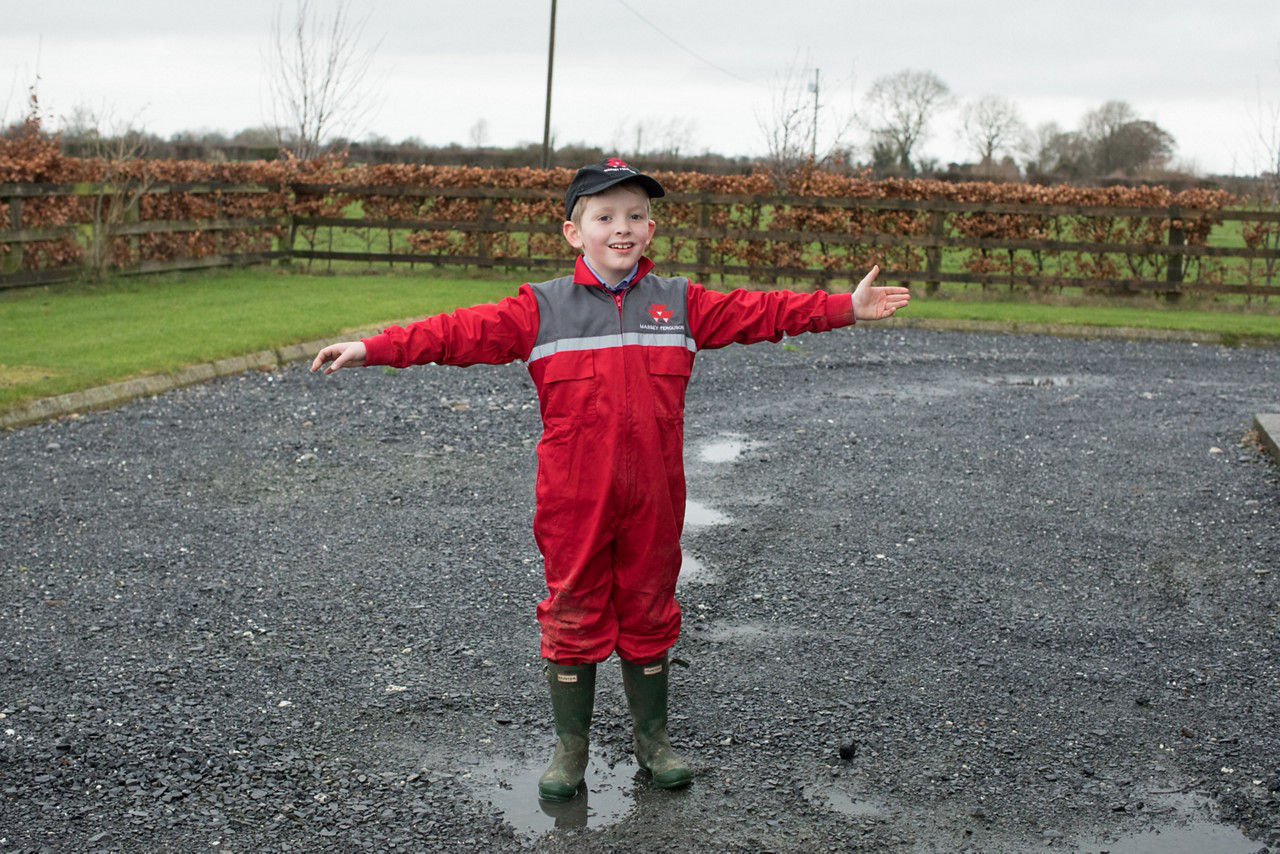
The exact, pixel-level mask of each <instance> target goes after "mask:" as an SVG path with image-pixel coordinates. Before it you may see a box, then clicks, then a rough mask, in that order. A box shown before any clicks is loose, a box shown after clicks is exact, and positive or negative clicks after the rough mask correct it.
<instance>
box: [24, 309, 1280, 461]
mask: <svg viewBox="0 0 1280 854" xmlns="http://www.w3.org/2000/svg"><path fill="white" fill-rule="evenodd" d="M414 319H417V318H408V319H405V320H400V321H393V323H395V324H400V325H403V324H404V323H408V322H410V321H411V320H414ZM389 325H392V324H382V325H381V326H377V327H369V328H363V329H351V330H346V331H344V332H340V333H338V335H335V336H333V337H330V338H325V339H321V340H318V341H304V342H302V343H299V344H288V345H286V346H284V347H278V348H276V349H274V350H262V351H259V352H257V353H249V354H248V355H244V356H232V357H230V358H227V359H218V360H217V361H214V362H204V363H201V364H198V365H191V366H190V367H187V368H183V369H182V370H180V371H175V372H173V373H169V374H155V375H152V376H147V377H139V378H137V379H132V380H124V381H123V382H118V383H111V384H110V385H104V386H98V387H96V388H90V389H85V390H84V391H77V392H71V393H70V394H61V395H58V396H57V397H46V398H42V399H40V400H36V401H33V402H31V403H28V404H26V405H25V406H20V407H18V408H17V409H14V410H12V411H10V412H6V413H2V414H0V429H14V428H17V427H25V426H27V425H29V424H36V423H38V422H40V421H47V420H49V419H52V418H61V417H63V416H67V415H74V414H77V413H80V412H88V411H91V410H95V409H107V408H109V407H112V406H118V405H120V404H122V403H127V402H128V401H130V400H136V399H138V398H140V397H149V396H153V395H157V394H163V393H164V392H167V391H172V390H173V389H176V388H181V387H183V386H189V385H196V384H197V383H202V382H207V381H209V380H211V379H215V378H216V377H227V376H234V375H235V374H239V373H243V372H245V371H253V370H271V369H272V368H278V367H283V366H284V365H286V364H288V363H290V362H297V361H302V360H304V359H306V360H309V359H312V358H314V357H315V354H316V352H317V351H318V350H320V349H321V348H322V347H324V346H325V345H326V344H330V343H332V342H333V341H335V340H338V339H339V338H340V337H350V338H367V337H369V336H370V335H375V334H377V333H378V332H381V331H382V329H383V328H385V327H386V326H389ZM876 325H877V326H887V327H889V328H902V329H929V330H936V331H940V332H981V333H988V334H1012V335H1054V336H1058V337H1063V338H1118V339H1128V340H1134V341H1183V342H1192V343H1196V344H1230V345H1235V346H1239V345H1245V346H1259V347H1275V346H1277V343H1278V342H1277V341H1276V340H1275V339H1271V338H1248V337H1244V336H1240V337H1237V336H1223V335H1219V334H1217V333H1213V332H1186V331H1181V330H1170V329H1139V328H1136V327H1127V326H1114V327H1113V326H1072V325H1068V324H1062V323H999V322H996V321H989V320H937V319H931V318H907V317H893V318H889V319H888V320H882V321H879V322H877V324H876ZM1262 417H1274V416H1259V418H1262ZM1259 433H1260V434H1262V435H1263V436H1264V437H1266V438H1264V440H1263V441H1264V442H1265V441H1267V439H1268V438H1271V437H1272V436H1276V435H1278V434H1280V427H1273V428H1272V431H1271V433H1270V434H1268V433H1267V431H1266V430H1263V429H1261V427H1260V428H1259ZM1269 448H1270V449H1271V450H1272V453H1276V454H1280V452H1277V451H1276V446H1275V444H1274V442H1273V443H1272V444H1271V445H1269ZM1278 458H1280V456H1278Z"/></svg>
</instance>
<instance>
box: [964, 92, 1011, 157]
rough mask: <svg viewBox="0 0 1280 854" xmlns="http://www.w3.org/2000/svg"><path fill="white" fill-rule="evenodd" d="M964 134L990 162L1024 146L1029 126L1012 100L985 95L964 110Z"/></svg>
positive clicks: (976, 152) (968, 104)
mask: <svg viewBox="0 0 1280 854" xmlns="http://www.w3.org/2000/svg"><path fill="white" fill-rule="evenodd" d="M960 135H961V137H962V138H963V139H964V141H965V142H966V143H968V145H969V149H970V150H971V151H972V152H973V153H974V154H976V155H977V156H978V158H979V160H980V161H981V162H982V164H983V165H990V164H992V163H994V162H995V159H996V155H997V154H1008V153H1010V152H1012V151H1014V150H1015V149H1018V148H1020V147H1022V146H1023V145H1024V142H1025V139H1026V136H1027V126H1026V123H1025V122H1023V121H1022V116H1021V115H1020V114H1019V113H1018V107H1017V105H1016V104H1014V103H1013V102H1012V101H1010V100H1008V99H1007V98H1001V97H1000V96H998V95H983V96H982V97H981V98H978V99H976V100H974V101H970V102H969V103H967V104H965V105H964V107H963V108H962V109H961V111H960Z"/></svg>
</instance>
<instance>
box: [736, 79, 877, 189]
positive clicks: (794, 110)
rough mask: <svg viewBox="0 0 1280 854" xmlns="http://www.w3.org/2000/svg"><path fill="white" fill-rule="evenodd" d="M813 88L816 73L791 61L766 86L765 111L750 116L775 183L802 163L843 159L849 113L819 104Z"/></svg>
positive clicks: (818, 162) (851, 121)
mask: <svg viewBox="0 0 1280 854" xmlns="http://www.w3.org/2000/svg"><path fill="white" fill-rule="evenodd" d="M811 74H812V75H813V77H812V80H811V77H810V75H811ZM817 88H818V86H817V75H816V72H814V70H813V69H812V68H805V67H804V66H803V65H802V64H801V63H798V62H793V63H792V64H791V65H790V66H789V67H788V68H787V70H786V72H785V73H784V74H781V75H779V76H778V77H777V78H775V80H774V82H773V85H772V86H770V99H769V108H768V111H767V112H765V113H757V114H756V123H757V125H758V126H759V128H760V132H761V134H763V136H764V141H765V151H766V152H767V154H766V162H767V163H768V165H769V168H770V170H771V171H772V172H773V173H774V176H775V178H777V179H779V180H782V179H784V178H785V177H786V176H787V175H788V174H790V173H791V172H793V171H794V170H796V169H797V168H799V167H800V166H803V165H805V164H810V165H813V166H825V165H829V164H831V163H833V162H836V161H838V160H839V159H841V158H844V157H846V156H847V155H848V148H849V146H848V145H847V143H846V137H847V136H848V134H849V130H850V128H852V127H853V111H852V110H851V109H850V110H839V109H836V108H834V107H832V106H831V105H829V104H828V105H823V104H822V103H821V101H820V93H819V92H818V91H817ZM850 91H852V84H850ZM823 117H825V121H823V120H820V119H822V118H823Z"/></svg>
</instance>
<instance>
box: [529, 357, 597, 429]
mask: <svg viewBox="0 0 1280 854" xmlns="http://www.w3.org/2000/svg"><path fill="white" fill-rule="evenodd" d="M595 377H596V367H595V359H594V358H593V354H592V353H591V351H590V350H583V351H578V352H570V353H558V354H556V355H555V356H552V357H551V358H550V359H549V360H548V361H547V370H546V372H545V373H544V374H543V375H542V417H543V419H545V420H548V421H554V420H560V419H566V418H583V417H587V416H591V415H594V414H595V412H596V379H595Z"/></svg>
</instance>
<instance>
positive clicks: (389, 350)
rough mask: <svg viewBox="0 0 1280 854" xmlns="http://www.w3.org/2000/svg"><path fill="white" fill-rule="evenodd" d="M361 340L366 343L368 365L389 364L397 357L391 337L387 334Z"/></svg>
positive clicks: (366, 364)
mask: <svg viewBox="0 0 1280 854" xmlns="http://www.w3.org/2000/svg"><path fill="white" fill-rule="evenodd" d="M360 341H361V343H363V344H364V363H365V366H366V367H368V366H370V365H389V364H391V362H392V360H393V359H394V358H395V353H394V348H393V347H392V346H391V339H390V338H388V337H387V335H386V334H382V335H375V336H373V337H372V338H361V339H360Z"/></svg>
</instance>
